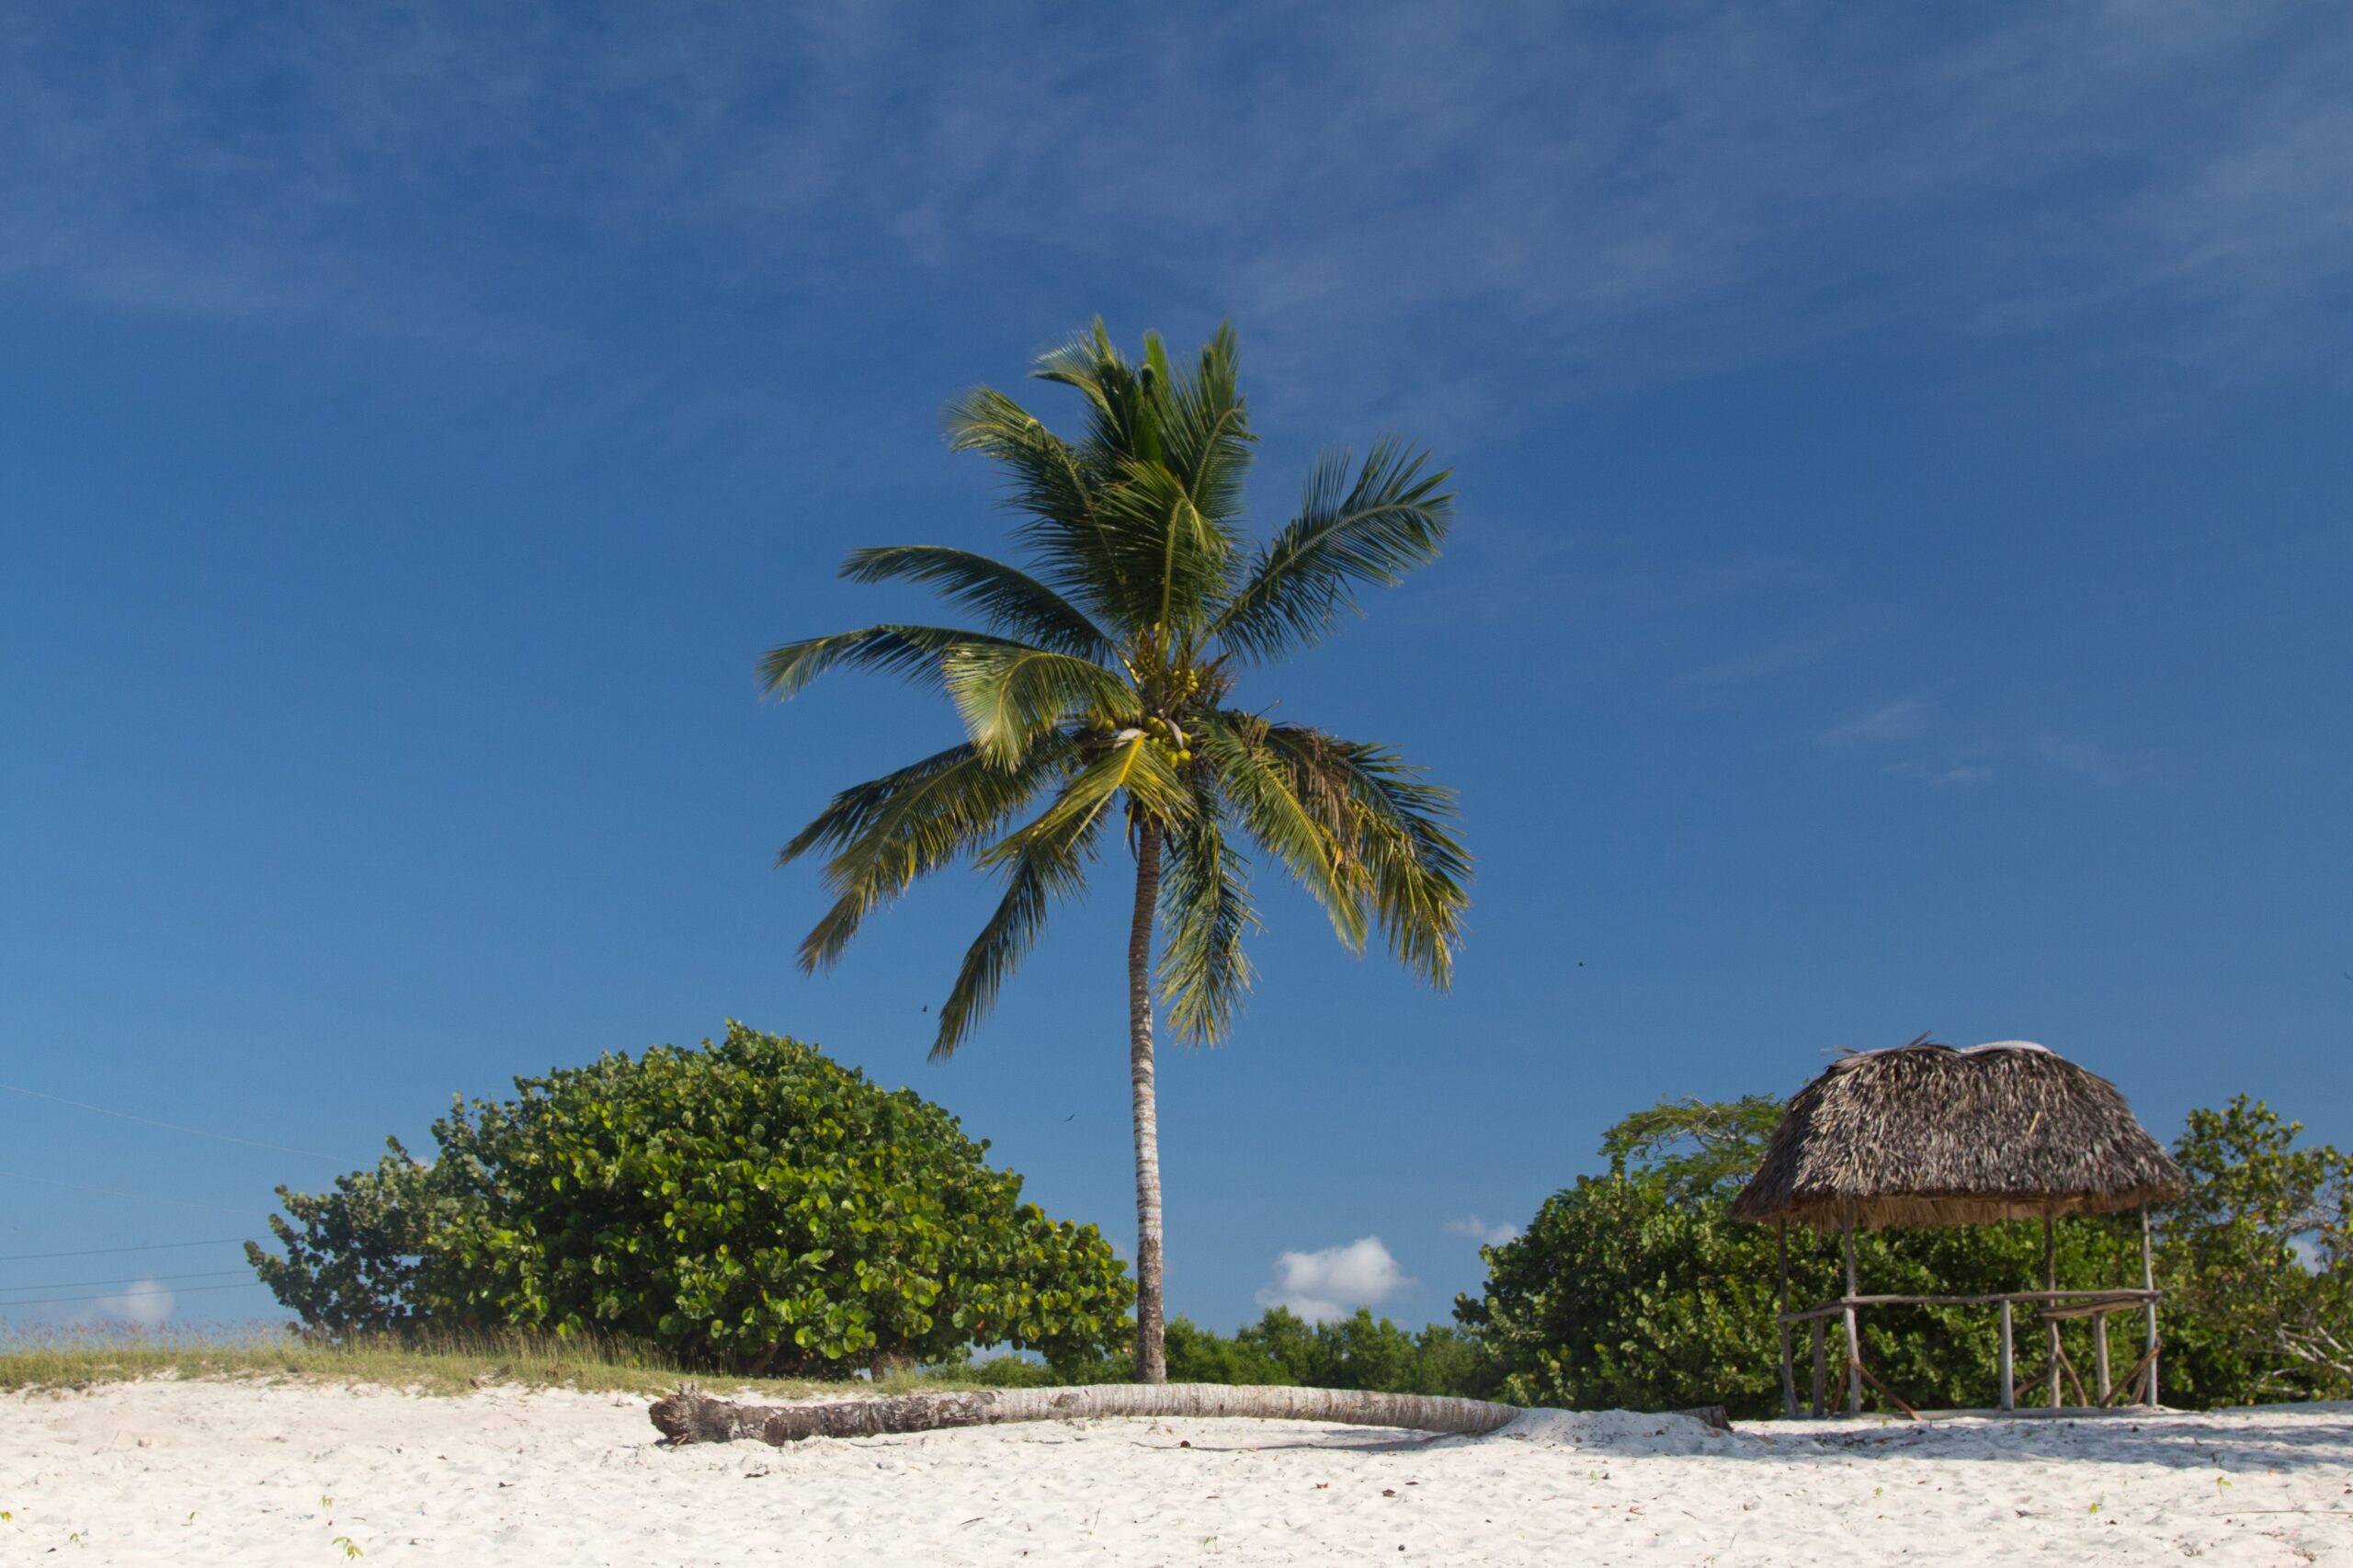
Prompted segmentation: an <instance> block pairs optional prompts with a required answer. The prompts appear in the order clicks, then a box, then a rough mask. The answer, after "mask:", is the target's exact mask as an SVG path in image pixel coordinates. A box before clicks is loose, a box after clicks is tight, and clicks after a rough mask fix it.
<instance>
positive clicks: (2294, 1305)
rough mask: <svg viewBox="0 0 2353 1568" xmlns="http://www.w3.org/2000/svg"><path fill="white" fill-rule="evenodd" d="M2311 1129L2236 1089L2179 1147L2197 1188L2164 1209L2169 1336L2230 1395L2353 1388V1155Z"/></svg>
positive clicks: (2238, 1398) (2338, 1392) (2240, 1398)
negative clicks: (2303, 1137)
mask: <svg viewBox="0 0 2353 1568" xmlns="http://www.w3.org/2000/svg"><path fill="white" fill-rule="evenodd" d="M2302 1131H2303V1128H2302V1123H2300V1122H2294V1121H2289V1120H2286V1119H2283V1118H2281V1117H2280V1116H2279V1113H2278V1112H2277V1111H2274V1110H2273V1109H2271V1108H2270V1107H2269V1106H2268V1105H2266V1104H2264V1103H2263V1102H2262V1101H2261V1100H2250V1099H2248V1097H2247V1096H2245V1095H2238V1096H2234V1097H2233V1098H2232V1099H2231V1101H2230V1102H2229V1103H2228V1104H2227V1105H2225V1106H2223V1107H2222V1108H2221V1109H2220V1110H2211V1109H2205V1110H2193V1111H2191V1112H2190V1113H2189V1119H2188V1126H2187V1127H2186V1128H2185V1129H2184V1130H2183V1131H2182V1135H2181V1137H2180V1138H2179V1139H2178V1140H2177V1142H2175V1144H2174V1160H2175V1162H2176V1163H2177V1164H2178V1165H2180V1166H2181V1169H2182V1172H2183V1174H2184V1175H2186V1176H2188V1178H2189V1192H2188V1196H2186V1197H2185V1198H2183V1199H2182V1200H2181V1201H2180V1202H2179V1203H2177V1204H2176V1205H2174V1206H2173V1208H2172V1209H2171V1210H2169V1211H2168V1212H2167V1213H2166V1214H2165V1217H2164V1234H2165V1245H2164V1248H2163V1250H2162V1251H2161V1253H2160V1255H2159V1267H2160V1270H2161V1275H2162V1277H2161V1278H2160V1279H2159V1281H2158V1282H2159V1283H2160V1284H2161V1285H2163V1286H2164V1287H2165V1290H2166V1291H2167V1293H2168V1306H2169V1308H2170V1309H2171V1311H2169V1312H2168V1313H2167V1317H2168V1318H2169V1320H2171V1321H2173V1322H2174V1323H2176V1324H2179V1325H2180V1330H2179V1331H2169V1335H2168V1336H2169V1337H2170V1338H2174V1339H2177V1340H2178V1341H2180V1342H2182V1344H2181V1348H2182V1350H2183V1352H2184V1353H2185V1356H2184V1358H2185V1359H2187V1360H2188V1362H2189V1364H2190V1365H2191V1366H2192V1367H2193V1368H2194V1369H2195V1370H2196V1371H2197V1372H2198V1373H2200V1374H2202V1375H2203V1381H2204V1382H2205V1384H2206V1385H2207V1386H2209V1387H2211V1388H2212V1389H2214V1390H2216V1391H2218V1392H2220V1394H2221V1397H2222V1398H2226V1399H2228V1400H2230V1401H2231V1402H2232V1403H2251V1402H2253V1401H2256V1400H2261V1399H2291V1400H2340V1399H2345V1398H2347V1397H2353V1155H2347V1154H2345V1153H2340V1152H2338V1151H2337V1150H2336V1149H2334V1148H2332V1147H2330V1146H2329V1145H2327V1144H2325V1143H2319V1144H2309V1143H2300V1141H2299V1137H2298V1135H2299V1134H2300V1133H2301V1132H2302ZM2167 1359H2168V1362H2171V1361H2173V1360H2174V1355H2173V1353H2172V1352H2171V1351H2169V1352H2168V1355H2167ZM2165 1393H2166V1398H2167V1400H2168V1401H2169V1402H2172V1401H2173V1394H2172V1389H2171V1385H2170V1384H2167V1385H2166V1388H2165Z"/></svg>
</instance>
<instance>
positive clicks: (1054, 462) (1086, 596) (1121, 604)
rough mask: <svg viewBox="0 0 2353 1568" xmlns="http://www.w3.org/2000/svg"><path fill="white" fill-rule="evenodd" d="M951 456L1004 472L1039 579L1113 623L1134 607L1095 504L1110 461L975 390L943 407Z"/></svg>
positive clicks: (1107, 480) (1113, 475) (1111, 481)
mask: <svg viewBox="0 0 2353 1568" xmlns="http://www.w3.org/2000/svg"><path fill="white" fill-rule="evenodd" d="M947 426H948V445H949V450H951V451H960V452H962V451H977V452H980V453H982V454H983V455H984V456H986V457H988V458H990V459H992V460H995V462H996V463H997V464H998V465H999V466H1000V467H1001V468H1002V469H1003V470H1004V471H1005V472H1006V476H1007V479H1008V482H1009V483H1008V488H1009V491H1010V495H1009V501H1010V504H1011V505H1012V506H1013V507H1014V508H1015V509H1016V510H1017V511H1019V512H1022V513H1024V514H1026V515H1027V517H1028V518H1029V521H1028V522H1026V523H1024V524H1023V525H1022V526H1021V527H1020V528H1019V529H1018V530H1017V534H1016V537H1017V538H1018V539H1019V540H1021V541H1022V542H1023V543H1025V544H1027V545H1029V547H1030V548H1031V549H1033V550H1035V551H1037V552H1038V555H1039V557H1040V563H1041V565H1042V566H1043V568H1044V573H1045V580H1046V581H1047V582H1048V583H1049V584H1050V585H1052V586H1053V587H1054V588H1056V589H1057V590H1059V591H1060V592H1062V593H1063V594H1064V595H1067V596H1070V597H1075V598H1076V599H1078V600H1079V602H1080V603H1082V604H1084V605H1086V607H1087V608H1090V609H1092V610H1094V611H1095V612H1096V613H1097V615H1098V616H1099V617H1101V618H1103V619H1108V621H1110V622H1112V623H1114V624H1117V623H1120V621H1121V620H1123V619H1125V618H1126V617H1127V616H1128V613H1129V612H1130V611H1131V610H1132V608H1134V606H1135V604H1136V603H1137V602H1138V597H1139V593H1140V590H1139V589H1137V588H1136V586H1135V585H1132V584H1131V583H1129V582H1128V581H1127V579H1126V578H1125V576H1124V575H1123V574H1122V571H1121V568H1120V562H1119V559H1118V551H1117V544H1118V540H1117V538H1116V536H1115V534H1114V532H1113V529H1112V524H1111V522H1110V520H1109V519H1108V517H1105V516H1104V515H1103V512H1102V509H1101V505H1100V498H1101V496H1102V494H1103V493H1104V492H1105V491H1107V490H1109V489H1111V488H1114V487H1116V486H1117V484H1118V483H1119V473H1118V467H1117V463H1116V461H1115V460H1111V459H1108V458H1106V457H1105V456H1104V455H1103V452H1102V450H1101V449H1099V447H1097V445H1095V444H1093V443H1090V444H1089V446H1088V447H1087V448H1086V449H1081V448H1079V447H1076V446H1074V445H1072V444H1071V443H1070V442H1067V441H1065V440H1063V438H1062V437H1059V436H1057V435H1055V434H1054V433H1053V432H1052V431H1051V430H1049V429H1047V428H1046V426H1045V425H1044V424H1043V423H1042V422H1041V421H1040V420H1039V419H1038V417H1037V416H1036V415H1032V414H1031V413H1029V411H1028V410H1027V409H1025V408H1023V407H1022V406H1021V405H1020V404H1019V403H1016V402H1014V401H1013V399H1011V398H1009V397H1007V396H1006V394H1005V393H1003V392H998V391H996V390H995V389H994V388H991V387H978V388H975V389H974V390H972V392H966V393H965V394H964V395H963V396H962V397H961V398H958V399H957V400H955V401H954V402H952V403H949V405H948V413H947Z"/></svg>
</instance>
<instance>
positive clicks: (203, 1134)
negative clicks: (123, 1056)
mask: <svg viewBox="0 0 2353 1568" xmlns="http://www.w3.org/2000/svg"><path fill="white" fill-rule="evenodd" d="M0 1091H5V1092H6V1093H8V1094H12V1095H23V1096H26V1097H28V1098H29V1099H36V1100H47V1101H48V1102H49V1103H50V1104H51V1105H63V1106H72V1107H73V1108H74V1109H75V1110H86V1111H89V1112H92V1113H93V1114H95V1115H97V1116H111V1117H114V1118H116V1119H119V1120H122V1121H135V1122H137V1123H139V1125H140V1126H142V1127H160V1128H162V1129H163V1130H164V1131H166V1132H185V1133H187V1134H188V1136H189V1137H191V1138H210V1139H211V1140H212V1141H213V1142H216V1143H242V1144H244V1146H245V1147H246V1148H248V1149H267V1150H269V1151H271V1152H272V1153H279V1154H300V1155H301V1156H302V1157H303V1158H305V1159H310V1160H327V1161H330V1162H332V1163H334V1164H335V1165H344V1164H346V1163H347V1162H346V1161H345V1160H344V1159H343V1158H342V1157H341V1156H340V1155H336V1154H322V1153H319V1152H318V1151H317V1150H316V1149H295V1148H290V1147H289V1146H287V1145H286V1144H284V1143H265V1142H261V1141H260V1140H259V1139H257V1138H233V1137H231V1136H230V1135H229V1134H227V1133H225V1132H207V1131H204V1129H202V1128H201V1127H182V1126H181V1125H180V1124H179V1123H178V1122H176V1121H157V1120H156V1119H154V1118H153V1117H149V1116H133V1115H131V1113H130V1112H129V1111H127V1110H108V1108H106V1107H104V1106H102V1105H89V1104H85V1102H83V1101H81V1100H69V1099H67V1098H66V1097H65V1096H63V1095H45V1094H43V1093H41V1092H40V1090H39V1089H28V1088H23V1087H20V1086H19V1085H15V1084H0Z"/></svg>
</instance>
